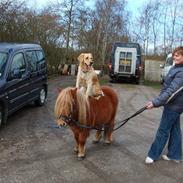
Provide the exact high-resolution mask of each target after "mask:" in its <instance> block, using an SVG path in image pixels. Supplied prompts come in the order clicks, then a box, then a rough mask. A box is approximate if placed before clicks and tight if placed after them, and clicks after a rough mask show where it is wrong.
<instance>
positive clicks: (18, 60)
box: [10, 53, 26, 73]
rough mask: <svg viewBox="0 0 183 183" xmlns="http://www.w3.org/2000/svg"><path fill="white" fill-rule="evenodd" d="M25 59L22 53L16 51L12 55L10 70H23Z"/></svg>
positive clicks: (22, 71)
mask: <svg viewBox="0 0 183 183" xmlns="http://www.w3.org/2000/svg"><path fill="white" fill-rule="evenodd" d="M25 68H26V65H25V60H24V56H23V53H17V54H16V55H15V56H14V57H13V61H12V65H11V70H10V71H11V72H12V71H14V70H17V69H18V70H20V71H21V73H24V72H25Z"/></svg>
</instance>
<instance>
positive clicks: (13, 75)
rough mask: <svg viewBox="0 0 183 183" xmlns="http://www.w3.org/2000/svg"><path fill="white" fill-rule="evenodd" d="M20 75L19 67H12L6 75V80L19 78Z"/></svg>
mask: <svg viewBox="0 0 183 183" xmlns="http://www.w3.org/2000/svg"><path fill="white" fill-rule="evenodd" d="M21 77H22V74H21V71H20V69H14V70H13V71H11V72H10V73H9V75H8V80H12V79H19V78H21Z"/></svg>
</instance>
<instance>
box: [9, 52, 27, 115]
mask: <svg viewBox="0 0 183 183" xmlns="http://www.w3.org/2000/svg"><path fill="white" fill-rule="evenodd" d="M29 87H30V73H29V71H28V70H27V65H26V62H25V57H24V53H23V51H22V52H18V53H15V54H14V55H13V58H12V62H11V64H10V66H9V72H8V76H7V84H6V91H7V96H8V109H9V112H10V113H11V112H13V111H15V110H17V109H18V108H20V107H22V106H23V105H25V104H26V103H27V102H28V100H29V93H30V92H29V89H30V88H29Z"/></svg>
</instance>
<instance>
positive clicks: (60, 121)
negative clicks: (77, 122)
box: [57, 119, 67, 126]
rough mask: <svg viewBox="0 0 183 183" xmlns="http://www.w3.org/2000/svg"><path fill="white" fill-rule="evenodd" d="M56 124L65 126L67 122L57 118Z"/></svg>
mask: <svg viewBox="0 0 183 183" xmlns="http://www.w3.org/2000/svg"><path fill="white" fill-rule="evenodd" d="M57 124H58V126H67V123H66V122H65V121H63V120H62V119H58V120H57Z"/></svg>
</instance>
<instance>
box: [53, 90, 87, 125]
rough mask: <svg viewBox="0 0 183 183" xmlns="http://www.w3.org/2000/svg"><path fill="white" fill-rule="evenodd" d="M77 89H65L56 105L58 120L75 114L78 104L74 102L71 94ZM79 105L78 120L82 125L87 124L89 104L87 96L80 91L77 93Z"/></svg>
mask: <svg viewBox="0 0 183 183" xmlns="http://www.w3.org/2000/svg"><path fill="white" fill-rule="evenodd" d="M74 89H75V88H72V87H68V88H65V89H63V90H62V91H61V92H60V93H59V95H58V97H57V100H56V103H55V116H56V117H57V118H59V117H60V115H66V116H67V115H69V114H71V113H72V112H73V109H74V108H75V109H76V106H74V105H76V102H75V101H74V98H73V95H72V93H71V91H72V90H74ZM76 98H77V104H78V120H79V122H81V123H86V115H87V109H88V108H89V104H88V103H89V102H88V100H87V98H86V96H85V95H84V94H83V93H82V92H81V91H80V90H77V92H76Z"/></svg>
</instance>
